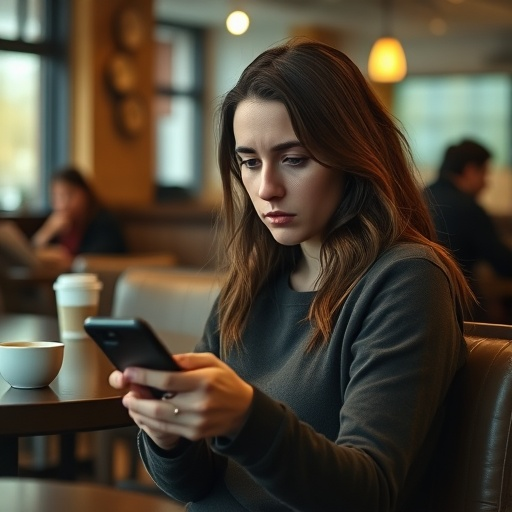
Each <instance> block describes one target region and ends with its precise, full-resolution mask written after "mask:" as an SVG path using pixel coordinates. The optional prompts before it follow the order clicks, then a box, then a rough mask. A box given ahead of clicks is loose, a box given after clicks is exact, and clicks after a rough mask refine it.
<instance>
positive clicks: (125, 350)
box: [84, 316, 180, 398]
mask: <svg viewBox="0 0 512 512" xmlns="http://www.w3.org/2000/svg"><path fill="white" fill-rule="evenodd" d="M84 329H85V332H86V333H87V334H88V335H89V336H90V337H91V338H92V339H93V340H94V341H95V342H96V344H97V345H98V347H99V348H100V349H101V350H102V351H103V352H104V353H105V355H106V356H107V357H108V359H109V360H110V361H111V362H112V364H113V365H114V366H115V367H116V368H117V369H118V370H121V371H123V370H124V369H125V368H128V367H129V366H138V367H140V368H149V369H151V370H161V371H178V370H180V367H179V366H178V364H177V363H176V361H175V360H174V358H173V357H172V354H171V353H170V352H169V351H168V350H167V348H166V347H165V346H164V345H163V344H162V342H161V341H160V340H159V339H158V336H157V335H156V334H155V332H154V331H153V329H152V328H151V327H150V325H149V324H148V323H147V322H146V321H145V320H143V319H141V318H112V317H102V316H90V317H88V318H86V319H85V321H84ZM150 389H151V392H152V394H153V395H154V396H155V397H156V398H161V397H162V396H163V395H164V393H165V391H162V390H160V389H156V388H150Z"/></svg>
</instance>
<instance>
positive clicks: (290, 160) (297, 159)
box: [284, 156, 308, 167]
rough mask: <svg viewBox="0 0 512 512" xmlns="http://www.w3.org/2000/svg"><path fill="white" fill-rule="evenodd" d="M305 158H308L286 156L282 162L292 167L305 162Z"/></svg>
mask: <svg viewBox="0 0 512 512" xmlns="http://www.w3.org/2000/svg"><path fill="white" fill-rule="evenodd" d="M307 160H308V159H307V158H306V157H303V156H287V157H286V158H285V159H284V162H285V163H287V164H288V165H291V166H293V167H298V166H300V165H303V164H305V163H306V162H307Z"/></svg>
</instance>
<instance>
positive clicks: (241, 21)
mask: <svg viewBox="0 0 512 512" xmlns="http://www.w3.org/2000/svg"><path fill="white" fill-rule="evenodd" d="M249 24H250V20H249V16H248V15H247V13H246V12H244V11H242V10H235V11H233V12H231V13H230V14H229V15H228V17H227V18H226V28H227V29H228V32H229V33H231V34H233V35H235V36H241V35H242V34H245V32H247V29H248V28H249Z"/></svg>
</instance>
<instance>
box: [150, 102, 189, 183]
mask: <svg viewBox="0 0 512 512" xmlns="http://www.w3.org/2000/svg"><path fill="white" fill-rule="evenodd" d="M197 108H198V107H197V104H196V102H195V101H193V100H192V99H191V98H188V97H186V96H183V97H182V96H173V97H171V98H170V97H164V96H159V97H158V98H157V124H156V135H157V156H156V160H157V161H156V165H157V169H156V182H157V184H158V185H162V186H165V187H183V188H193V187H194V181H195V176H194V172H193V169H194V167H195V163H196V162H195V161H194V158H197V153H198V151H199V150H198V148H197V147H196V146H195V143H196V142H195V141H196V140H197V137H196V135H195V133H194V132H195V121H194V120H195V119H196V118H197Z"/></svg>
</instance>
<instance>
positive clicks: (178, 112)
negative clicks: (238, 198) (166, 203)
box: [155, 22, 203, 200]
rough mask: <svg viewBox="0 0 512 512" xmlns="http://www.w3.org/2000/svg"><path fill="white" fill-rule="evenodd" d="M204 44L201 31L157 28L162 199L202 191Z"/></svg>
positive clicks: (158, 169) (158, 175) (158, 181)
mask: <svg viewBox="0 0 512 512" xmlns="http://www.w3.org/2000/svg"><path fill="white" fill-rule="evenodd" d="M202 39H203V37H202V32H201V31H200V30H199V29H194V28H189V27H180V26H176V25H172V24H168V23H165V22H157V25H156V28H155V45H156V48H155V84H156V97H155V112H156V115H155V119H156V127H155V135H156V173H155V181H156V185H157V190H158V194H157V197H159V198H160V199H161V200H165V199H167V198H173V197H176V196H178V197H179V196H181V195H183V194H185V195H190V194H192V195H193V194H195V193H196V192H198V191H199V189H200V185H201V164H202V151H201V148H202V117H203V113H202V111H203V109H202V98H203V90H202V87H203V80H202V74H203V54H202Z"/></svg>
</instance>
